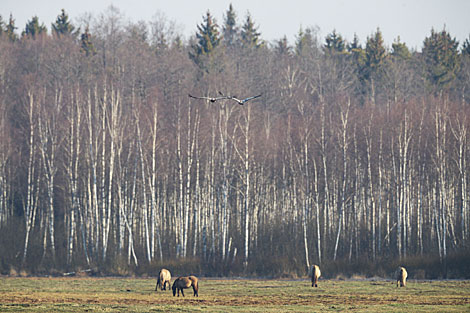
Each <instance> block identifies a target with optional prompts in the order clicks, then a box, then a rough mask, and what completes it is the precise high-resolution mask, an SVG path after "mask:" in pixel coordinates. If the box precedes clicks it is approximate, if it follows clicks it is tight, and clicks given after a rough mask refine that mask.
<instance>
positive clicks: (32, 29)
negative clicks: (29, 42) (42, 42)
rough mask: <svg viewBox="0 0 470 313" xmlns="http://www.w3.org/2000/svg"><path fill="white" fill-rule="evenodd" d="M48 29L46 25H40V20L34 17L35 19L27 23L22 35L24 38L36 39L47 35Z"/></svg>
mask: <svg viewBox="0 0 470 313" xmlns="http://www.w3.org/2000/svg"><path fill="white" fill-rule="evenodd" d="M46 33H47V29H46V26H45V25H44V24H39V18H38V17H37V16H33V18H32V19H31V20H30V21H28V23H26V27H25V29H24V31H23V33H22V36H23V37H26V36H28V37H31V38H33V39H34V38H36V37H37V36H39V35H41V34H46Z"/></svg>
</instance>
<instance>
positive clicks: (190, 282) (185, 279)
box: [155, 265, 408, 297]
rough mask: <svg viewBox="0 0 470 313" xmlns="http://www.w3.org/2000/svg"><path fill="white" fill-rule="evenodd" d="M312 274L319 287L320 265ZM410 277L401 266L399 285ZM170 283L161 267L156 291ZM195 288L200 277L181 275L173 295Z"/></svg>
mask: <svg viewBox="0 0 470 313" xmlns="http://www.w3.org/2000/svg"><path fill="white" fill-rule="evenodd" d="M310 272H311V276H312V287H318V279H319V278H320V276H321V271H320V267H319V266H318V265H312V266H311V268H310ZM407 277H408V273H407V272H406V269H405V268H404V267H401V266H400V267H399V268H398V269H397V272H396V278H397V287H398V286H400V287H405V286H406V278H407ZM167 285H168V289H170V286H171V273H170V271H169V270H167V269H164V268H163V269H161V270H160V273H159V274H158V279H157V285H156V286H155V291H157V290H158V288H159V287H160V290H166V286H167ZM190 287H192V288H193V292H194V294H193V295H194V296H196V297H199V286H198V279H197V277H196V276H193V275H190V276H180V277H178V278H177V279H175V281H174V282H173V286H172V287H171V289H172V291H173V296H176V293H178V297H179V296H180V291H181V294H182V295H183V297H184V292H183V289H187V288H190Z"/></svg>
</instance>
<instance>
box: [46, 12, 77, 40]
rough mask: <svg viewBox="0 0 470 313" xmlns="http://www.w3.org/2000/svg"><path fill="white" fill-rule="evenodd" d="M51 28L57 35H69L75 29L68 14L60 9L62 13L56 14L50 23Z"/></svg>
mask: <svg viewBox="0 0 470 313" xmlns="http://www.w3.org/2000/svg"><path fill="white" fill-rule="evenodd" d="M52 30H53V31H54V33H55V34H56V35H57V36H61V35H70V34H72V33H73V31H74V30H75V27H74V26H73V25H72V23H70V21H69V16H68V15H67V14H66V13H65V10H64V9H62V13H61V14H60V15H58V16H57V19H56V21H55V23H53V24H52Z"/></svg>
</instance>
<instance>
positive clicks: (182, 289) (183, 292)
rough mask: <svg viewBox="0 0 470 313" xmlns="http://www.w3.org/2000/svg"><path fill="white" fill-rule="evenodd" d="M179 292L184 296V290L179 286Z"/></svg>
mask: <svg viewBox="0 0 470 313" xmlns="http://www.w3.org/2000/svg"><path fill="white" fill-rule="evenodd" d="M181 294H182V295H183V297H184V292H183V288H181Z"/></svg>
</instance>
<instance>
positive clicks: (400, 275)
mask: <svg viewBox="0 0 470 313" xmlns="http://www.w3.org/2000/svg"><path fill="white" fill-rule="evenodd" d="M407 277H408V273H407V272H406V269H405V268H404V267H402V266H400V267H399V268H398V269H397V288H398V284H400V287H406V278H407Z"/></svg>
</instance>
